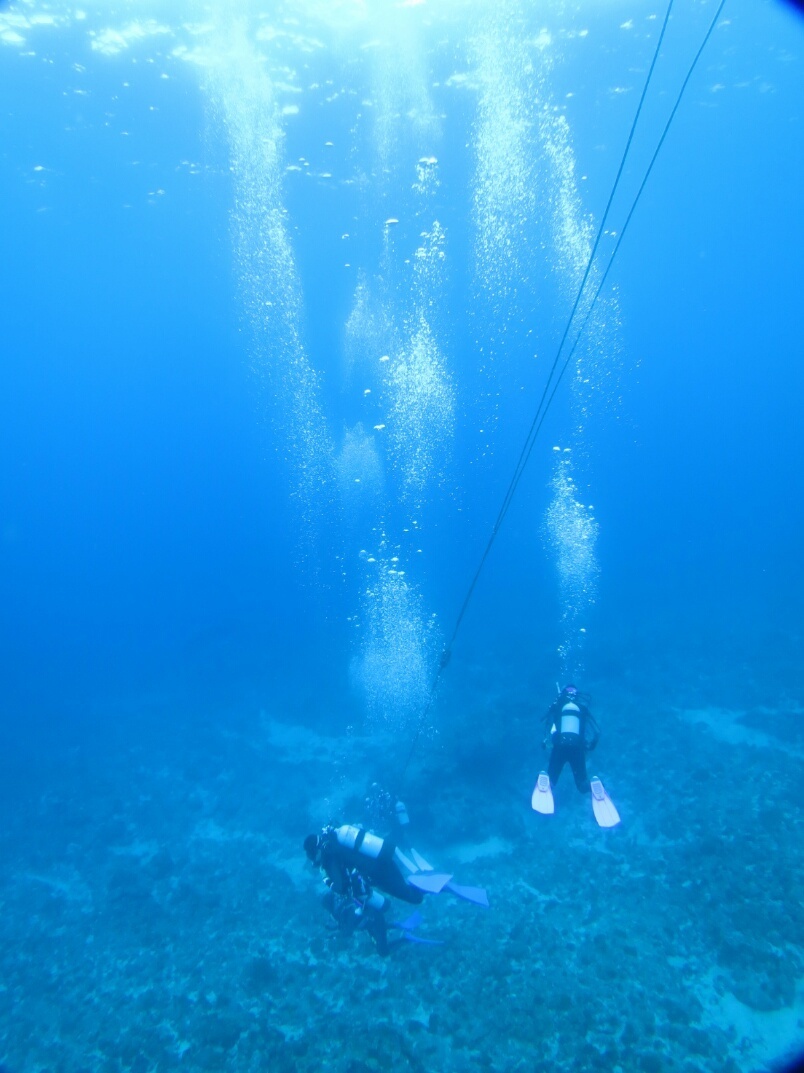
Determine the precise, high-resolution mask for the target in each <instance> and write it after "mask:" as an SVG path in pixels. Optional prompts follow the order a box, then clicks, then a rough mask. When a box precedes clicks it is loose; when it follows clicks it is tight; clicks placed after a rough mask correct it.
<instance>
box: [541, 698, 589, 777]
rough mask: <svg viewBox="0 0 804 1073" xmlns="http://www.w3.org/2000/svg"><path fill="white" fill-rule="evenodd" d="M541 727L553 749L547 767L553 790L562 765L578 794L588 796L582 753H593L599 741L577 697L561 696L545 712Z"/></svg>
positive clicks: (587, 710)
mask: <svg viewBox="0 0 804 1073" xmlns="http://www.w3.org/2000/svg"><path fill="white" fill-rule="evenodd" d="M544 724H545V726H546V727H547V728H548V734H549V736H550V741H551V742H552V745H553V750H552V752H551V754H550V763H549V764H548V767H547V774H548V776H549V777H550V784H551V785H552V786H555V784H556V783H557V782H558V777H559V775H560V774H561V772H562V770H563V768H564V765H565V764H569V765H570V767H571V768H572V774H573V776H574V778H575V785H576V786H577V787H578V789H579V790H580V791H581V793H582V794H586V793H589V776H588V775H587V773H586V753H587V751H588V752H591V751H592V749H594V747H595V746H596V745H597V742H598V738H599V737H600V729H599V727H598V725H597V723H596V722H595V719H594V716H593V715H592V713H591V712H590V711H589V709H588V708H587V706H586V704H584V702H583V700H582V699H581V697H580V695H579V694H577V693H576V694H568V693H566V692H562V693H560V694H559V695H558V697H556V699H555V700H554V701H553V703H552V704H551V705H550V707H549V708H548V710H547V714H546V715H545V717H544ZM545 740H546V739H545Z"/></svg>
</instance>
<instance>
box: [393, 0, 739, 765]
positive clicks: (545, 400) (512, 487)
mask: <svg viewBox="0 0 804 1073" xmlns="http://www.w3.org/2000/svg"><path fill="white" fill-rule="evenodd" d="M725 3H726V0H720V3H719V4H718V7H717V10H716V11H715V14H714V16H713V18H712V21H711V22H710V24H709V28H708V29H707V31H706V33H705V34H704V37H703V40H702V41H701V44H700V46H699V48H698V51H697V52H696V53H695V56H694V58H693V60H692V63H691V64H690V66H689V70H688V71H687V74H686V76H685V78H684V80H683V82H682V83H681V88H680V89H679V91H678V95H677V97H676V100H675V103H674V105H673V107H672V109H671V111H670V115H669V116H668V118H667V121H666V123H665V125H664V129H663V130H662V133H661V137H660V138H659V141H658V142H657V144H656V148H655V150H654V152H653V156H652V157H651V159H650V162H649V164H648V166H647V168H646V170H645V174H644V176H643V178H642V181H641V183H640V185H639V188H638V189H637V192H636V195H635V196H634V199H633V201H632V202H631V207H630V209H629V210H628V213H627V215H626V218H625V222H624V223H623V226H622V228H621V229H620V231H619V233H618V234H617V237H616V242H615V243H614V247H613V249H612V251H611V255H610V257H609V260H608V263H607V265H606V268H605V271H604V272H603V273H602V274H601V277H600V281H599V282H598V284H597V287H596V289H595V290H594V293H593V294H592V295H591V298H589V299H588V300H587V301H586V302H585V309H584V311H583V315H582V318H581V320H580V326H579V327H578V328H577V330H576V331H575V332H574V333H573V332H572V329H573V324H574V323H575V321H576V317H577V316H578V310H579V309H580V308H581V305H582V300H583V298H584V294H585V292H586V291H587V284H588V283H589V277H590V275H591V273H592V269H593V266H594V263H595V255H596V254H597V250H598V247H599V245H600V240H601V238H602V237H603V235H604V233H605V230H606V223H607V221H608V218H609V213H610V211H611V206H612V202H613V201H614V198H615V195H616V193H617V188H618V187H619V184H620V179H621V178H622V174H623V170H624V168H625V164H626V160H627V158H628V154H629V152H630V149H631V143H632V141H633V139H634V133H635V131H636V128H637V124H638V122H639V117H640V114H641V112H642V106H643V104H644V103H645V98H646V96H647V94H648V89H649V87H650V84H651V80H652V78H653V72H654V69H655V67H656V63H657V61H658V59H659V52H660V51H661V47H662V42H663V41H664V36H665V32H666V30H667V25H668V23H669V21H670V15H671V13H672V10H673V4H674V0H670V2H669V4H668V6H667V12H666V14H665V16H664V22H663V23H662V28H661V32H660V33H659V38H658V40H657V42H656V49H655V51H654V54H653V59H652V61H651V64H650V67H649V69H648V74H647V77H646V79H645V85H644V87H643V89H642V95H641V96H640V98H639V104H638V105H637V110H636V113H635V115H634V120H633V122H632V124H631V129H630V131H629V133H628V139H627V141H626V143H625V149H624V150H623V155H622V158H621V160H620V166H619V168H618V169H617V174H616V176H615V179H614V184H613V185H612V188H611V193H610V194H609V198H608V201H607V203H606V208H605V210H604V212H603V216H602V218H601V221H600V225H599V227H598V229H597V234H596V235H595V241H594V243H593V245H592V250H591V252H590V254H589V258H588V260H587V263H586V269H585V270H584V273H583V277H582V279H581V283H580V285H579V287H578V292H577V294H576V296H575V301H574V302H573V305H572V309H571V311H570V314H569V317H568V318H567V324H566V327H565V328H564V333H563V335H562V336H561V342H560V343H559V345H558V349H557V350H556V355H555V358H554V359H553V364H552V366H551V368H550V372H549V374H548V376H547V380H546V382H545V385H544V390H543V391H542V395H541V398H540V400H539V405H538V406H537V407H536V412H535V414H534V415H533V420H532V421H531V424H530V428H529V429H528V433H527V436H526V437H525V441H524V443H523V444H522V450H521V451H520V453H519V458H518V459H517V463H516V466H515V467H514V472H513V474H512V476H511V480H510V481H509V483H508V488H507V489H506V492H505V496H504V497H503V501H502V505H501V506H500V509H499V512H498V514H497V518H496V520H495V521H494V524H493V526H492V527H491V533H490V535H489V539H488V541H487V543H486V546H485V548H484V550H483V554H482V555H481V557H480V561H479V563H478V566H477V569H476V570H475V573H474V576H473V577H472V580H471V582H470V584H469V587H468V589H467V591H466V595H465V596H464V599H463V603H462V604H461V608H460V611H459V612H458V617H457V619H456V620H455V626H454V628H453V630H452V635H451V636H450V639H449V641H448V642H447V644H446V646H445V648H444V651H443V652H442V655H441V660H440V663H439V666H438V669H437V671H436V673H435V676H434V679H433V683H432V686H431V687H430V692H429V694H428V697H427V702H426V704H425V706H424V708H423V710H422V712H421V714H420V715H419V718H418V720H417V723H416V730H415V733H414V736H413V741H412V743H411V747H410V752H409V753H408V757H407V760H406V761H405V766H404V768H403V769H402V777H403V779H404V777H405V775H406V773H407V769H408V766H409V765H410V762H411V760H412V759H413V755H414V753H415V752H416V747H417V745H418V743H419V738H420V737H421V733H422V730H423V729H424V726H425V720H426V718H427V715H428V713H429V711H430V708H431V707H432V705H433V701H434V699H435V694H436V690H437V688H438V683H439V681H440V679H441V675H442V674H443V673H444V670H445V669H446V667H447V664H448V663H449V661H450V658H451V656H452V647H453V645H454V644H455V639H456V638H457V636H458V633H459V631H460V628H461V625H462V623H463V619H464V616H465V615H466V612H467V609H468V607H469V604H470V602H471V600H472V596H473V595H474V591H475V587H476V586H477V583H478V581H479V579H480V575H481V574H482V573H483V568H484V566H485V565H486V560H487V559H488V557H489V554H490V552H491V549H492V547H493V546H494V542H495V540H496V539H497V534H498V533H499V531H500V529H501V527H502V525H503V522H504V521H505V518H506V515H507V514H508V511H509V509H510V507H511V503H512V502H513V499H514V496H515V495H516V491H517V488H518V487H519V482H520V481H521V480H522V475H523V473H524V472H525V469H526V467H527V464H528V461H529V460H530V456H531V453H532V451H533V446H534V444H535V442H536V439H537V437H538V435H539V432H540V431H541V428H542V425H543V424H544V420H545V418H546V416H547V413H548V411H549V409H550V407H551V405H552V403H553V399H554V398H555V396H556V392H557V391H558V388H559V386H560V384H561V381H562V379H563V377H564V374H565V373H566V371H567V369H568V367H569V364H570V362H571V361H572V358H573V356H574V354H575V351H576V349H577V347H578V343H579V342H580V340H581V337H582V336H583V334H584V331H585V330H586V325H587V324H588V322H589V317H590V316H591V314H592V310H593V309H594V307H595V305H596V304H597V300H598V298H599V297H600V293H601V291H602V290H603V286H604V284H605V282H606V279H607V278H608V274H609V272H610V271H611V266H612V264H613V263H614V259H615V257H616V256H617V251H618V250H619V248H620V245H621V243H622V240H623V238H624V236H625V233H626V231H627V230H628V225H629V224H630V222H631V218H632V217H633V215H634V212H635V210H636V207H637V205H638V204H639V200H640V198H641V197H642V192H643V190H644V189H645V186H646V184H647V181H648V179H649V178H650V174H651V172H652V171H653V166H654V164H655V163H656V158H657V157H658V155H659V153H660V151H661V148H662V146H663V145H664V142H665V139H666V138H667V133H668V131H669V130H670V126H671V124H672V122H673V120H674V119H675V116H676V112H677V111H678V108H679V105H680V104H681V100H682V98H683V96H684V93H685V91H686V89H687V85H688V84H689V81H690V79H691V78H692V74H693V72H694V70H695V68H696V67H697V65H698V61H699V60H700V58H701V54H702V53H703V51H704V49H705V48H706V45H707V43H708V41H709V38H710V37H711V36H712V32H713V30H714V28H715V26H716V25H717V22H718V19H719V18H720V15H721V13H722V11H723V7H724V5H725ZM571 334H573V335H574V339H573V342H572V345H571V346H569V348H568V349H566V354H565V348H567V344H568V340H569V338H570V335H571ZM562 358H563V360H562Z"/></svg>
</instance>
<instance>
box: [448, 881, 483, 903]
mask: <svg viewBox="0 0 804 1073" xmlns="http://www.w3.org/2000/svg"><path fill="white" fill-rule="evenodd" d="M446 890H451V891H452V893H453V894H457V895H458V897H459V898H464V899H465V900H466V901H467V902H472V903H473V904H474V905H482V906H483V907H484V908H485V909H488V907H489V896H488V894H486V892H485V890H483V888H482V887H464V886H461V884H460V883H453V882H452V880H450V882H449V883H447V886H446Z"/></svg>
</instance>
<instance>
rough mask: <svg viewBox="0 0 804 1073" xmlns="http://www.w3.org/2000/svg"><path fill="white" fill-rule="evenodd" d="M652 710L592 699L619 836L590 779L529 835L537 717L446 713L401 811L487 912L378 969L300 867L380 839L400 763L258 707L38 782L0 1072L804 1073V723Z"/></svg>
mask: <svg viewBox="0 0 804 1073" xmlns="http://www.w3.org/2000/svg"><path fill="white" fill-rule="evenodd" d="M654 684H655V685H657V686H658V685H659V684H662V685H663V686H665V688H663V689H662V691H661V698H662V699H661V701H660V702H658V701H657V702H656V703H655V704H653V705H652V706H650V710H649V711H648V710H647V709H646V702H645V697H644V695H642V694H640V692H639V690H638V689H634V688H633V687H631V688H630V690H629V689H626V688H625V686H624V685H623V684H622V682H620V684H619V685H616V684H615V683H614V682H608V683H605V682H599V683H598V686H599V689H598V690H596V692H599V693H600V696H601V698H603V697H604V698H605V702H604V703H603V702H602V703H601V704H599V705H597V706H596V707H595V710H596V712H597V714H598V716H599V718H600V721H601V723H602V724H603V731H604V737H603V739H602V741H601V745H600V747H599V750H598V752H597V753H596V754H595V757H594V761H593V764H592V765H591V766H592V769H593V770H597V771H599V774H600V775H601V776H602V777H603V778H604V781H605V783H606V786H607V788H608V790H609V792H610V793H611V796H612V798H613V799H614V800H615V802H616V804H617V806H618V808H619V810H620V812H621V814H622V817H623V822H622V825H621V826H620V827H619V828H617V829H615V830H612V831H603V830H600V829H598V828H597V826H596V825H595V822H594V820H593V816H592V810H591V804H590V801H589V798H588V797H585V798H584V797H581V796H580V795H578V794H577V792H576V790H575V788H574V786H573V783H572V779H571V775H570V772H569V771H568V770H567V771H565V773H564V775H563V777H562V779H561V781H560V783H559V786H558V788H557V792H556V806H557V811H556V815H555V816H554V817H551V818H546V817H541V816H538V815H536V814H535V813H533V812H532V811H531V809H530V792H531V789H532V784H533V781H534V779H535V775H536V773H537V772H538V770H539V768H540V767H541V766H543V754H542V753H541V750H540V749H539V747H538V740H539V734H538V730H537V728H536V716H537V714H538V709H537V707H534V704H533V702H532V698H530V697H527V696H525V695H524V693H522V694H517V693H516V692H515V691H514V692H513V693H512V692H511V690H510V689H509V688H508V687H506V688H503V687H502V686H501V679H498V678H496V677H495V674H494V670H493V668H491V669H489V668H486V669H485V670H482V669H481V670H479V671H477V672H476V673H475V676H474V680H472V677H471V675H469V676H467V681H466V683H465V685H464V687H463V690H464V692H463V694H462V695H461V696H458V695H457V694H456V693H453V694H450V693H449V691H447V695H446V696H445V698H444V702H443V703H444V706H445V707H446V709H447V710H449V706H450V705H452V706H453V709H454V710H455V711H457V710H459V709H460V711H461V718H460V720H457V719H456V720H455V721H454V722H453V723H452V724H449V725H451V727H452V729H451V730H450V729H444V730H443V732H442V733H441V734H440V735H439V736H438V737H437V738H436V739H435V740H432V739H431V738H428V739H427V741H426V742H424V743H423V745H422V748H421V749H420V750H419V751H418V754H417V757H416V760H415V763H414V764H413V765H412V767H411V771H410V777H409V780H408V783H407V785H406V787H405V794H406V800H407V804H408V807H409V809H410V812H411V816H412V820H413V830H414V832H415V836H416V845H417V848H419V849H420V851H421V852H422V853H424V854H425V856H428V857H429V858H431V859H432V861H433V863H434V864H435V865H436V866H437V867H438V868H441V869H445V870H449V871H451V872H454V873H455V876H456V878H457V879H458V880H459V881H461V882H466V883H471V884H477V885H483V886H485V887H486V888H487V889H488V892H489V896H490V899H491V907H490V909H488V910H483V909H480V908H477V907H475V906H473V905H470V904H468V903H466V902H461V901H458V900H457V899H454V898H452V897H450V896H447V895H445V894H442V895H439V896H438V897H430V898H428V899H426V901H425V905H424V906H423V916H424V921H423V923H422V926H421V934H422V936H427V937H429V938H436V939H440V940H443V943H444V945H443V946H439V947H427V946H420V945H415V944H412V943H405V944H403V945H402V946H400V947H398V948H397V949H395V950H394V951H393V952H392V954H391V956H390V957H389V958H387V959H384V960H383V959H380V958H379V957H378V956H377V954H376V953H375V952H374V950H373V947H372V945H371V942H370V940H369V938H368V937H367V936H366V935H365V934H361V933H358V934H357V935H355V936H353V937H352V938H351V939H349V940H347V939H345V938H344V937H342V936H340V935H333V934H332V933H330V932H329V931H328V930H327V929H326V927H325V922H326V914H325V913H324V911H323V909H322V907H321V905H320V903H319V895H320V890H321V885H320V881H319V879H318V877H317V875H316V873H315V872H314V870H313V869H312V867H311V866H310V865H308V864H307V863H306V862H305V860H304V856H303V852H302V849H301V842H302V839H303V837H304V836H305V835H306V834H307V833H309V831H311V830H315V829H317V828H318V827H320V826H321V825H322V824H323V823H325V822H327V821H329V820H337V821H341V822H366V820H367V817H366V815H365V803H364V799H365V792H366V786H367V784H368V782H369V781H371V779H372V778H373V777H376V776H377V772H378V771H379V772H380V774H381V775H383V774H385V775H387V774H388V773H389V772H391V771H392V770H393V768H394V761H395V759H396V757H397V756H398V755H399V751H400V749H402V748H403V746H402V745H400V743H399V742H396V741H394V739H393V737H389V736H388V735H386V736H385V737H383V736H382V735H375V736H374V737H373V738H369V737H360V736H351V735H350V736H339V735H334V736H332V735H330V734H327V733H325V732H324V731H323V730H322V728H321V726H320V725H318V726H317V727H312V726H310V725H304V723H303V721H299V720H298V719H296V721H294V722H291V721H289V720H288V717H287V713H286V712H284V711H283V710H282V708H281V706H278V707H276V708H271V707H270V706H269V705H266V706H263V708H262V710H260V707H259V706H257V705H256V704H255V705H254V706H253V707H252V708H249V710H247V711H245V710H241V711H238V712H234V713H233V712H224V711H221V712H220V713H219V715H218V717H214V718H210V717H209V716H206V717H205V718H203V719H200V720H197V721H196V720H193V719H192V718H187V719H183V720H177V721H175V723H174V722H173V721H171V718H170V714H169V713H170V711H171V703H172V702H171V700H170V698H169V697H162V698H159V699H157V700H153V699H152V700H151V701H150V702H149V703H150V714H147V715H143V714H142V713H143V711H144V710H145V709H146V708H147V707H148V704H147V703H146V702H143V704H142V705H141V706H139V707H138V705H137V704H133V703H132V704H131V705H130V706H129V707H128V708H126V709H125V710H123V709H121V710H119V711H117V712H112V711H109V712H108V718H103V719H101V720H100V721H99V723H98V727H97V731H96V732H95V733H89V732H87V733H85V734H84V736H83V737H82V738H81V740H80V742H77V743H76V741H69V740H68V741H64V742H63V743H62V745H61V746H52V747H51V748H50V749H49V750H46V749H44V748H43V751H42V755H40V756H38V758H37V759H36V761H34V759H32V756H33V755H35V754H31V753H29V754H28V755H27V759H24V760H23V761H21V762H20V765H18V767H17V769H16V771H17V775H16V777H15V778H14V779H6V785H5V786H4V788H3V793H2V804H3V826H2V833H1V834H0V861H1V862H2V869H0V909H1V911H0V1067H1V1068H2V1069H3V1071H4V1073H45V1071H47V1073H124V1071H129V1073H163V1071H168V1070H182V1071H185V1073H201V1071H244V1073H245V1071H249V1073H250V1071H256V1070H271V1071H276V1073H282V1071H288V1073H290V1071H304V1070H320V1069H327V1070H333V1071H336V1073H369V1071H371V1073H374V1071H384V1073H387V1071H396V1070H399V1071H408V1070H409V1071H422V1070H426V1071H433V1073H435V1071H439V1073H453V1071H454V1073H461V1071H467V1073H468V1071H470V1070H471V1071H477V1070H489V1071H499V1073H502V1071H522V1073H525V1071H527V1073H539V1071H548V1070H549V1071H556V1073H562V1071H570V1070H571V1071H572V1073H592V1071H594V1073H598V1071H599V1070H601V1069H606V1070H609V1071H612V1073H617V1071H622V1073H632V1071H635V1073H757V1071H760V1070H766V1069H770V1068H773V1065H774V1059H775V1058H777V1057H778V1056H779V1055H782V1054H784V1053H789V1052H790V1051H791V1050H792V1049H793V1048H794V1047H795V1046H796V1045H800V1046H804V907H803V906H802V891H803V890H804V884H803V883H802V880H803V879H804V848H802V847H803V846H804V841H803V840H802V838H801V831H802V829H804V828H803V827H802V821H804V793H802V786H804V780H802V778H801V770H802V760H803V759H804V716H802V713H801V711H800V710H797V709H796V708H795V707H794V706H793V705H792V703H791V704H788V705H786V706H784V707H783V708H773V707H767V706H763V705H761V704H755V705H753V706H748V707H742V708H741V707H740V706H739V703H738V702H739V699H740V697H739V695H738V693H736V692H735V693H734V694H733V695H729V693H728V691H724V690H720V691H719V694H718V698H719V699H718V704H711V703H710V704H706V703H702V702H701V697H702V695H705V694H706V692H707V691H706V690H704V689H700V688H695V689H688V690H686V691H683V690H681V689H679V688H676V689H675V690H674V689H673V687H672V684H670V683H669V682H668V683H661V672H660V670H659V671H657V673H656V674H655V675H654ZM710 692H711V691H710ZM550 699H551V698H550V697H549V696H548V697H546V698H545V705H542V707H544V706H546V702H548V701H549V700H550ZM696 700H697V702H698V703H696ZM139 717H141V720H140V721H138V718H139ZM333 726H334V721H333ZM501 728H504V732H501ZM391 789H395V788H394V787H391ZM399 908H400V915H403V914H404V907H399Z"/></svg>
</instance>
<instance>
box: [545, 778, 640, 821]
mask: <svg viewBox="0 0 804 1073" xmlns="http://www.w3.org/2000/svg"><path fill="white" fill-rule="evenodd" d="M589 785H590V787H591V789H592V808H593V809H594V813H595V819H596V820H597V822H598V823H599V824H600V826H601V827H616V826H617V824H618V823H619V822H620V814H619V812H618V811H617V809H616V808H615V807H614V802H613V801H612V799H611V798H610V797H609V795H608V794H607V793H606V791H605V790H604V789H603V783H602V782H601V781H600V779H599V778H598V777H597V776H596V775H595V776H593V777H592V780H591V782H590V784H589ZM534 807H535V806H534Z"/></svg>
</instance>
